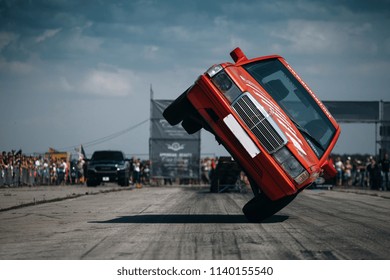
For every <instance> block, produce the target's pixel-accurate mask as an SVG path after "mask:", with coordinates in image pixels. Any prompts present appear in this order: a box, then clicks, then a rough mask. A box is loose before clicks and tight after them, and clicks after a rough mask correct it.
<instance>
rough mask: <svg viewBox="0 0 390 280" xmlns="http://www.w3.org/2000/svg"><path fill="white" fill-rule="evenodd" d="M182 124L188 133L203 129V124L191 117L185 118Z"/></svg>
mask: <svg viewBox="0 0 390 280" xmlns="http://www.w3.org/2000/svg"><path fill="white" fill-rule="evenodd" d="M181 126H182V127H183V128H184V129H185V130H186V131H187V133H188V134H194V133H195V132H198V131H199V130H201V129H202V125H201V124H200V123H199V122H197V121H195V120H193V119H191V118H185V119H184V120H183V122H182V123H181Z"/></svg>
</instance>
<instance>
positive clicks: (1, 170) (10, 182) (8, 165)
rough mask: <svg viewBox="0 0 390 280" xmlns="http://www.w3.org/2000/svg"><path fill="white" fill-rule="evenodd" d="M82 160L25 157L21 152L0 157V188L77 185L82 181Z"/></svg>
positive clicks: (3, 154)
mask: <svg viewBox="0 0 390 280" xmlns="http://www.w3.org/2000/svg"><path fill="white" fill-rule="evenodd" d="M84 164H85V162H84V160H83V159H82V158H80V159H79V160H71V161H70V160H68V159H64V158H62V159H61V158H56V157H51V156H50V154H49V155H44V156H42V155H37V156H27V155H24V154H23V153H22V151H21V150H20V151H17V152H16V151H11V152H5V151H3V152H2V153H1V155H0V186H10V187H18V186H35V185H64V184H78V183H82V182H83V181H84Z"/></svg>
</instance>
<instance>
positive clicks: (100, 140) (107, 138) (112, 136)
mask: <svg viewBox="0 0 390 280" xmlns="http://www.w3.org/2000/svg"><path fill="white" fill-rule="evenodd" d="M148 121H149V119H146V120H143V121H141V122H139V123H137V124H135V125H133V126H130V127H128V128H126V129H124V130H121V131H118V132H115V133H112V134H110V135H107V136H104V137H101V138H98V139H95V140H92V141H88V142H84V143H82V144H81V145H83V147H91V146H95V145H98V144H101V143H104V142H107V141H110V140H112V139H115V138H118V137H120V136H122V135H123V134H126V133H128V132H130V131H131V130H133V129H135V128H137V127H139V126H141V125H143V124H144V123H146V122H148ZM79 146H80V145H79V144H78V145H73V146H69V147H65V148H62V149H59V150H66V151H68V150H73V149H75V148H77V147H79Z"/></svg>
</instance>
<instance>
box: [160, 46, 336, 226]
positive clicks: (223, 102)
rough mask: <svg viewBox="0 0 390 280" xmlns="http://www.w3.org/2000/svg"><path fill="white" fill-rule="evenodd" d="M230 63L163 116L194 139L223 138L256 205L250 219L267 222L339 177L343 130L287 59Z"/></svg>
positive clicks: (248, 208) (213, 70) (248, 211)
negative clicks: (202, 135)
mask: <svg viewBox="0 0 390 280" xmlns="http://www.w3.org/2000/svg"><path fill="white" fill-rule="evenodd" d="M230 55H231V57H232V59H233V60H234V63H229V62H226V63H221V64H217V65H214V66H212V67H210V68H209V69H208V70H207V71H206V72H205V73H204V74H202V75H201V76H200V77H199V78H198V79H197V80H196V81H195V83H194V84H193V85H192V86H190V87H189V88H188V89H187V90H186V91H185V92H184V93H183V94H181V95H180V96H179V97H178V98H177V99H176V100H174V101H173V102H172V103H171V104H170V105H169V106H168V107H167V108H166V109H165V111H164V113H163V115H164V117H165V119H166V120H167V121H168V122H169V123H170V124H171V125H177V124H179V123H181V125H182V126H183V128H184V129H185V130H186V131H187V132H188V133H190V134H191V133H195V132H197V131H198V130H200V129H201V128H204V129H206V130H207V131H209V132H211V133H212V134H214V135H215V137H216V140H217V141H218V142H219V143H220V144H222V145H223V146H224V147H225V148H226V150H227V151H229V153H230V154H231V155H232V157H233V158H234V159H235V160H236V161H237V162H238V163H239V164H240V166H241V167H242V169H243V170H244V171H245V173H246V175H247V176H248V178H249V181H250V183H251V188H252V190H253V193H254V198H253V199H252V200H250V201H249V202H248V203H247V204H246V205H245V206H244V208H243V212H244V214H245V216H246V217H247V218H248V220H250V221H253V222H259V221H261V220H264V219H266V218H268V217H270V216H272V215H273V214H275V213H276V212H278V211H279V210H280V209H282V208H283V207H285V206H286V205H287V204H288V203H290V202H291V201H292V200H293V199H294V198H295V197H296V195H297V194H298V193H299V192H300V191H302V190H303V189H305V188H306V187H308V186H310V185H311V184H312V183H313V182H315V181H316V180H317V178H326V179H328V178H331V177H333V176H335V174H336V170H335V169H334V167H333V163H332V162H331V160H330V157H329V156H330V152H331V151H332V149H333V147H334V146H335V144H336V141H337V139H338V137H339V135H340V127H339V125H338V124H337V122H336V121H335V119H334V118H333V117H332V115H331V114H330V113H329V111H328V110H327V109H326V107H325V106H324V105H323V104H322V102H321V101H320V100H319V99H318V98H317V96H316V95H315V94H314V93H313V91H312V90H311V89H310V88H309V87H308V85H307V84H306V83H305V82H304V81H303V80H302V79H301V78H300V77H299V76H298V74H297V73H296V72H295V71H294V70H293V68H292V67H291V66H290V65H289V64H288V63H287V62H286V60H284V58H283V57H281V56H279V55H270V56H263V57H257V58H253V59H248V58H247V57H246V56H245V54H244V53H243V52H242V51H241V49H240V48H236V49H234V50H233V51H232V52H231V53H230Z"/></svg>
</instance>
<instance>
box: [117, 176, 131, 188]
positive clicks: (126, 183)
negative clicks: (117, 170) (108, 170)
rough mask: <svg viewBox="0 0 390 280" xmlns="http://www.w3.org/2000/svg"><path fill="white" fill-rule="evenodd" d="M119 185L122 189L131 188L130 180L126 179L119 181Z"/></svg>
mask: <svg viewBox="0 0 390 280" xmlns="http://www.w3.org/2000/svg"><path fill="white" fill-rule="evenodd" d="M118 185H119V186H121V187H128V186H129V178H128V177H125V178H123V179H119V180H118Z"/></svg>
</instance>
